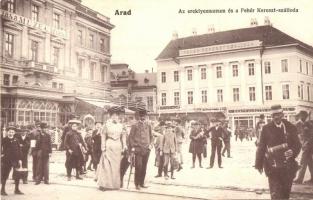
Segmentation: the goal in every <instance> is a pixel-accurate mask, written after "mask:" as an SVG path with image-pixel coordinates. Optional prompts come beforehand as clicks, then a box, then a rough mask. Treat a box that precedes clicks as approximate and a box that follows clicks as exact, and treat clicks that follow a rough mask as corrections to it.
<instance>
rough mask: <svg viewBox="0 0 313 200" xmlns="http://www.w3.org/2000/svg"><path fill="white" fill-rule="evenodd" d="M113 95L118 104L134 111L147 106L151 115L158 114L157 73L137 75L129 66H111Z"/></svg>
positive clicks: (121, 64) (122, 64)
mask: <svg viewBox="0 0 313 200" xmlns="http://www.w3.org/2000/svg"><path fill="white" fill-rule="evenodd" d="M111 89H112V90H111V94H112V97H113V99H115V100H114V102H115V103H116V104H123V105H125V106H126V107H128V108H130V109H132V108H135V107H136V106H145V108H146V110H148V111H149V115H153V114H155V113H156V108H157V106H156V100H157V93H156V92H157V88H156V73H154V72H148V71H147V70H146V71H145V73H135V72H134V71H132V70H131V69H130V68H129V66H128V64H125V63H120V64H112V65H111Z"/></svg>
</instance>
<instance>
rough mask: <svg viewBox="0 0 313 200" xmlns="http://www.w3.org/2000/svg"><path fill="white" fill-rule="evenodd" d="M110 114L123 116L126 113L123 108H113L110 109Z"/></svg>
mask: <svg viewBox="0 0 313 200" xmlns="http://www.w3.org/2000/svg"><path fill="white" fill-rule="evenodd" d="M108 112H109V114H110V115H112V114H113V113H116V114H121V113H125V108H124V107H123V106H112V107H110V108H109V109H108Z"/></svg>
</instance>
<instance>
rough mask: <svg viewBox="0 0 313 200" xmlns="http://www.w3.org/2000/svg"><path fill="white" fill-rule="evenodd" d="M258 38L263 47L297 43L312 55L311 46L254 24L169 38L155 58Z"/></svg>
mask: <svg viewBox="0 0 313 200" xmlns="http://www.w3.org/2000/svg"><path fill="white" fill-rule="evenodd" d="M252 40H260V41H262V42H263V45H264V46H265V47H271V46H279V45H288V44H298V45H299V46H301V47H302V48H303V49H304V50H305V51H307V52H308V53H309V54H311V55H313V47H312V46H310V45H308V44H305V43H303V42H301V41H299V40H297V39H295V38H293V37H291V36H289V35H287V34H286V33H283V32H282V31H280V30H278V29H276V28H274V27H273V26H256V27H250V28H242V29H235V30H229V31H221V32H215V33H208V34H203V35H196V36H189V37H184V38H178V39H176V40H171V41H170V42H169V43H168V44H167V46H166V47H165V48H164V49H163V51H162V52H161V53H160V54H159V56H158V57H157V58H156V60H159V59H168V58H175V57H177V56H179V50H182V49H192V48H198V47H206V46H212V45H221V44H229V43H237V42H246V41H252Z"/></svg>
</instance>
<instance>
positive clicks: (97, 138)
mask: <svg viewBox="0 0 313 200" xmlns="http://www.w3.org/2000/svg"><path fill="white" fill-rule="evenodd" d="M101 131H102V123H101V122H96V124H95V130H94V131H93V132H92V161H93V167H94V169H97V166H98V163H99V161H100V157H101V153H102V152H101V134H100V133H101Z"/></svg>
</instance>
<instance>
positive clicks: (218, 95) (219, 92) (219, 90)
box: [217, 89, 223, 102]
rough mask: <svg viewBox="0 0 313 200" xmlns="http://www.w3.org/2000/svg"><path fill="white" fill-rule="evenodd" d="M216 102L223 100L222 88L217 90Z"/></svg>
mask: <svg viewBox="0 0 313 200" xmlns="http://www.w3.org/2000/svg"><path fill="white" fill-rule="evenodd" d="M217 102H223V90H222V89H218V90H217Z"/></svg>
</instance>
